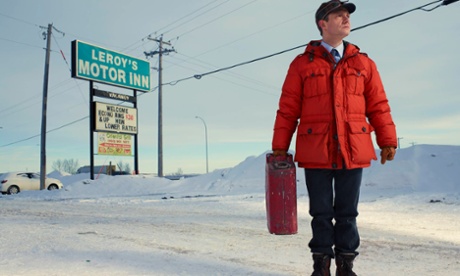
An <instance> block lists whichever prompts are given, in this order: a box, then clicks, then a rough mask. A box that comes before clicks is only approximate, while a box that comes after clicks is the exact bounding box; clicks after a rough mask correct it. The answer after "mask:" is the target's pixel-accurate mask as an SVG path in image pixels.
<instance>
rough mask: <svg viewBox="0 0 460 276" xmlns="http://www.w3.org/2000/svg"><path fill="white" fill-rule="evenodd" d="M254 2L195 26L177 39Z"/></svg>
mask: <svg viewBox="0 0 460 276" xmlns="http://www.w3.org/2000/svg"><path fill="white" fill-rule="evenodd" d="M256 1H257V0H253V1H251V2H249V3H247V4H245V5H243V6H241V7H238V8H236V9H234V10H231V11H229V12H228V13H225V14H224V15H220V16H218V17H216V18H214V19H212V20H210V21H208V22H206V23H204V24H202V25H200V26H197V27H195V28H193V29H191V30H189V31H187V32H185V33H183V34H181V35H179V36H178V37H182V36H184V35H186V34H189V33H191V32H193V31H196V30H198V29H200V28H202V27H204V26H207V25H209V24H211V23H213V22H215V21H217V20H220V19H222V18H223V17H225V16H227V15H229V14H232V13H234V12H236V11H238V10H241V9H242V8H244V7H246V6H249V5H251V4H252V3H254V2H256Z"/></svg>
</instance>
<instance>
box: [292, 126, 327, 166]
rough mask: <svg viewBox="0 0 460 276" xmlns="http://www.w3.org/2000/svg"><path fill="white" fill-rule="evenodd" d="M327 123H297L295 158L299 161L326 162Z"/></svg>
mask: <svg viewBox="0 0 460 276" xmlns="http://www.w3.org/2000/svg"><path fill="white" fill-rule="evenodd" d="M328 137H329V123H305V124H301V125H299V129H298V134H297V141H296V160H297V161H298V162H301V163H315V164H327V163H328V161H329V151H328V147H327V144H328Z"/></svg>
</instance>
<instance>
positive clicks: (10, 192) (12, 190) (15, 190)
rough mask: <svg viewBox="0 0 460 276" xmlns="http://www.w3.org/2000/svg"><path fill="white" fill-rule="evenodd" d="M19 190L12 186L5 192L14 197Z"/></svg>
mask: <svg viewBox="0 0 460 276" xmlns="http://www.w3.org/2000/svg"><path fill="white" fill-rule="evenodd" d="M20 191H21V190H20V189H19V187H18V186H16V185H13V186H10V187H8V190H6V192H7V193H8V194H9V195H15V194H17V193H19V192H20Z"/></svg>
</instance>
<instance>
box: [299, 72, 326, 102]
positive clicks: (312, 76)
mask: <svg viewBox="0 0 460 276" xmlns="http://www.w3.org/2000/svg"><path fill="white" fill-rule="evenodd" d="M303 81H304V85H303V87H304V88H303V96H304V98H311V97H316V96H320V95H322V94H326V93H327V87H326V83H328V79H327V73H326V72H325V71H324V70H321V69H315V70H308V71H307V72H305V75H304V80H303Z"/></svg>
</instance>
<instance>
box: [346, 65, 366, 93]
mask: <svg viewBox="0 0 460 276" xmlns="http://www.w3.org/2000/svg"><path fill="white" fill-rule="evenodd" d="M365 78H366V71H365V70H364V69H357V68H352V67H348V68H347V69H346V70H345V82H344V83H345V84H346V86H345V90H346V93H348V94H355V95H363V94H364V80H365Z"/></svg>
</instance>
